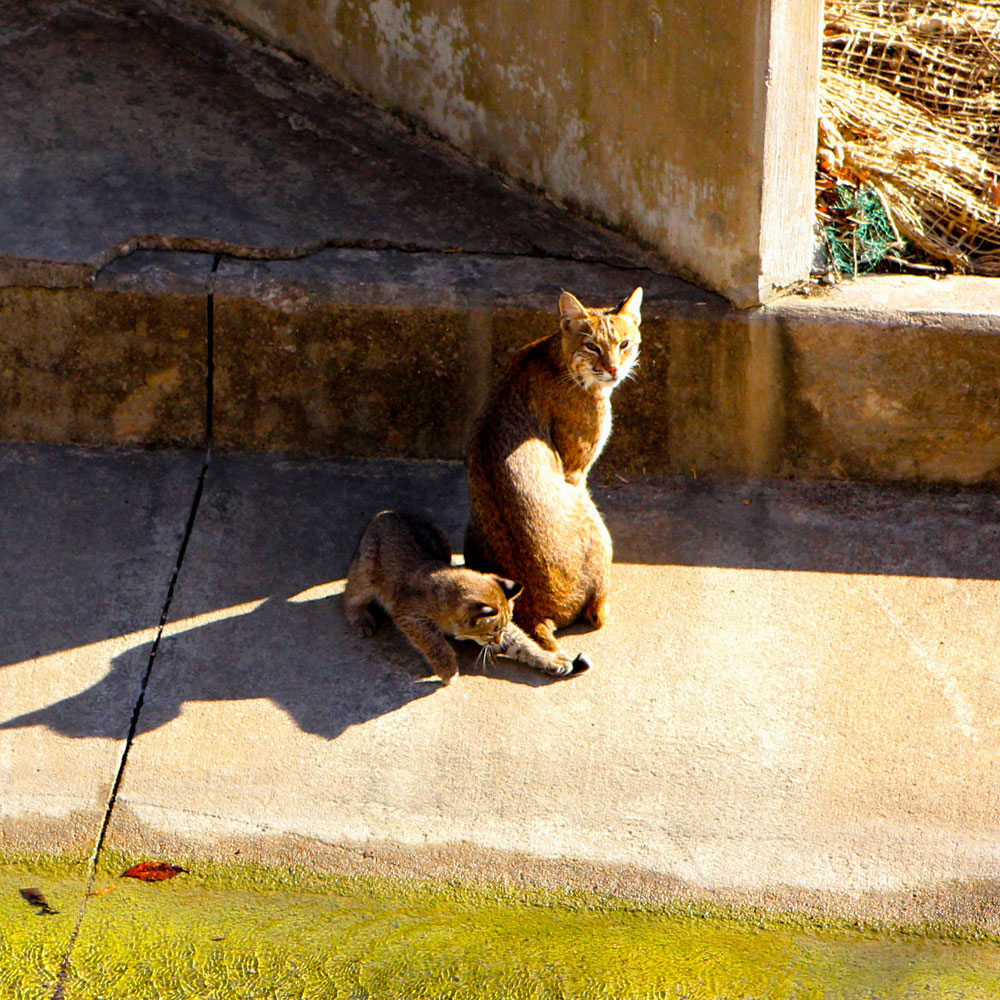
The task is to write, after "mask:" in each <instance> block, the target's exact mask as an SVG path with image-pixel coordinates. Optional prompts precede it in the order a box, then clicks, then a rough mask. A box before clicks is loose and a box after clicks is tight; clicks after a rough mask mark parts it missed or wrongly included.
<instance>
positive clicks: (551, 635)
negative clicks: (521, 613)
mask: <svg viewBox="0 0 1000 1000" xmlns="http://www.w3.org/2000/svg"><path fill="white" fill-rule="evenodd" d="M525 632H527V633H528V635H530V636H531V637H532V638H533V639H534V640H535V642H537V643H538V645H539V646H541V647H542V649H546V650H548V651H549V652H550V653H557V652H559V643H558V642H556V623H555V622H554V621H553V620H552V619H551V618H543V619H542V620H541V621H540V622H535V624H534V626H533V627H532V628H526V629H525Z"/></svg>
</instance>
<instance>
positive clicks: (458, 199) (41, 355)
mask: <svg viewBox="0 0 1000 1000" xmlns="http://www.w3.org/2000/svg"><path fill="white" fill-rule="evenodd" d="M0 71H2V72H3V79H4V80H5V86H4V88H3V89H2V92H0V110H2V113H3V116H4V122H5V126H4V142H3V143H2V144H0V186H2V188H3V190H4V193H5V210H4V212H3V214H2V217H0V400H2V406H0V438H3V439H7V440H21V441H49V442H56V443H81V444H146V445H169V444H173V445H192V444H200V443H203V442H204V441H205V440H207V439H208V438H211V439H212V440H213V442H214V444H215V445H216V447H217V448H231V449H247V448H250V449H273V450H277V451H281V452H286V453H298V454H316V455H329V456H345V457H346V456H367V457H398V458H439V459H456V458H459V457H461V455H462V452H463V450H464V445H465V440H466V437H467V434H468V428H469V425H470V422H471V420H472V419H473V416H474V414H475V412H476V410H477V408H478V406H479V404H480V401H481V400H482V397H483V394H484V393H485V392H486V390H487V388H488V385H489V384H490V380H491V379H492V378H493V377H494V376H495V374H496V372H497V371H498V370H499V369H500V368H501V367H502V365H503V363H504V361H505V359H506V358H507V357H508V356H509V354H510V352H511V351H512V350H513V349H515V348H516V347H517V346H519V345H521V344H523V343H525V342H527V341H528V340H530V339H532V338H534V337H536V336H539V335H542V334H544V333H548V332H550V331H551V330H552V329H553V323H554V321H555V304H556V300H557V297H558V293H559V290H560V289H561V288H564V287H565V288H569V289H571V290H572V291H574V292H575V293H576V294H578V295H579V296H580V297H581V298H582V299H584V301H587V302H595V303H600V302H614V301H618V300H619V299H620V298H621V297H622V296H623V295H624V294H626V293H627V292H629V291H630V290H631V289H632V288H633V287H634V286H635V285H638V284H641V285H643V286H644V288H645V289H646V297H645V304H644V317H645V318H644V346H643V359H642V364H641V369H640V376H639V379H638V381H637V382H635V383H632V384H630V385H628V386H627V387H625V388H623V389H621V390H620V391H619V392H618V394H617V397H616V401H615V405H616V414H617V417H616V431H615V436H614V438H613V440H612V444H611V447H610V448H609V449H608V451H607V453H606V457H605V459H604V460H603V463H604V464H603V475H605V476H613V475H623V476H626V477H631V476H634V475H642V474H649V473H658V474H684V475H694V476H702V477H703V476H705V475H710V476H711V475H715V476H724V477H740V476H746V475H755V476H762V475H766V476H791V477H799V478H842V479H854V480H881V481H899V480H908V481H915V482H944V483H963V484H991V485H992V484H995V483H996V482H997V481H998V478H1000V471H998V470H1000V395H998V394H997V393H996V391H995V386H996V385H997V383H998V376H1000V347H998V344H1000V341H998V338H997V334H998V331H1000V320H998V318H997V309H996V302H997V299H996V293H995V291H994V289H995V288H996V286H995V284H993V283H991V282H990V281H988V280H985V279H956V278H951V279H947V280H944V281H939V282H932V281H930V280H929V279H921V278H879V279H873V280H871V281H864V282H858V283H856V284H855V285H853V286H850V287H841V288H838V289H835V290H832V291H831V292H829V293H827V294H825V295H819V296H815V295H814V296H809V297H793V298H792V299H789V300H785V301H783V302H780V303H778V304H776V305H774V306H772V307H769V308H766V309H761V310H754V311H750V312H740V311H737V310H734V309H732V308H730V307H729V306H728V305H727V304H726V303H725V302H723V301H722V300H721V299H719V298H717V297H715V296H713V295H710V294H708V293H705V292H703V291H701V290H699V289H697V288H695V287H693V286H691V285H689V284H687V283H685V282H683V281H681V280H679V279H677V278H676V277H673V276H671V275H670V274H669V273H667V272H666V271H665V270H664V267H663V264H662V262H661V261H659V260H658V259H657V258H656V257H654V256H652V255H650V254H648V253H646V252H645V251H644V250H643V249H642V248H641V247H640V246H638V245H637V244H635V243H634V242H632V241H630V240H629V239H627V238H625V237H623V236H620V235H617V234H614V233H610V232H608V231H607V230H605V229H602V228H601V227H599V226H596V225H593V224H591V223H589V222H588V221H587V220H585V219H582V218H580V217H579V216H577V215H574V214H572V213H571V212H569V211H567V210H566V209H564V208H560V207H558V206H556V205H554V204H552V203H551V202H548V201H545V200H544V199H543V198H541V197H538V196H537V195H535V194H533V193H531V192H528V191H525V190H523V189H521V188H518V187H517V186H515V185H512V184H509V183H508V182H506V181H504V180H503V179H502V178H500V177H498V176H496V175H495V174H493V173H491V172H490V171H489V170H487V169H485V168H483V167H481V166H478V165H476V164H473V163H471V162H470V161H469V160H467V159H465V158H463V157H461V156H460V155H458V154H457V153H455V152H454V151H453V150H452V149H450V148H449V147H447V146H445V145H443V144H441V143H439V142H435V141H434V140H433V139H431V138H430V137H428V136H426V135H425V134H422V133H421V132H419V131H418V130H416V129H414V128H410V127H408V126H407V125H406V124H405V123H403V122H401V121H399V120H398V119H395V118H392V117H391V116H389V115H387V114H385V113H383V112H381V111H379V110H377V109H375V108H374V107H372V106H371V105H369V104H367V103H366V102H365V101H363V100H362V99H360V98H358V97H357V96H354V95H351V94H348V93H346V92H345V91H343V90H342V89H341V88H339V87H337V86H336V85H334V84H333V83H331V82H330V81H329V80H328V79H326V78H324V77H323V76H322V75H320V74H319V73H317V72H316V71H314V70H312V69H311V68H310V67H308V66H306V65H305V64H303V63H301V62H299V61H296V60H294V59H292V58H290V57H289V56H287V55H286V54H284V53H282V52H279V51H276V50H274V49H271V48H269V47H268V46H266V45H264V44H262V43H261V42H260V41H259V40H257V39H254V38H251V37H250V36H248V35H246V34H245V33H243V32H242V31H240V30H238V29H236V28H234V27H233V26H232V25H230V24H228V23H226V22H222V21H217V20H213V19H212V18H210V17H208V16H207V15H205V14H204V13H202V12H199V11H196V10H193V9H190V8H188V7H187V6H185V5H184V4H182V3H169V4H168V3H166V2H160V0H125V2H121V3H116V4H114V5H111V4H107V3H105V2H103V0H72V2H71V0H26V2H24V3H20V4H7V5H4V6H3V8H2V9H0Z"/></svg>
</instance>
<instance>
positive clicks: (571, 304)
mask: <svg viewBox="0 0 1000 1000" xmlns="http://www.w3.org/2000/svg"><path fill="white" fill-rule="evenodd" d="M559 318H560V319H561V320H562V322H563V325H564V326H565V325H566V323H567V322H569V323H574V322H579V321H580V320H583V319H586V318H587V310H586V309H584V308H583V306H582V305H581V304H580V300H579V299H578V298H577V297H576V296H575V295H573V294H572V293H570V292H565V291H564V292H563V293H562V295H560V296H559Z"/></svg>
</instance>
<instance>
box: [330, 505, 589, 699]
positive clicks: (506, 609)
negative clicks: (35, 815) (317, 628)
mask: <svg viewBox="0 0 1000 1000" xmlns="http://www.w3.org/2000/svg"><path fill="white" fill-rule="evenodd" d="M520 593H521V585H520V584H518V583H515V582H514V581H513V580H507V579H505V578H503V577H500V576H496V575H495V574H492V573H478V572H476V571H475V570H471V569H465V568H464V567H459V566H452V565H451V545H450V544H449V542H448V539H447V538H446V537H445V535H444V532H442V531H441V529H440V528H438V527H437V526H436V525H434V524H431V522H429V521H426V520H424V519H423V518H419V517H415V516H413V515H411V514H405V513H401V512H399V511H390V510H384V511H382V512H381V513H380V514H376V515H375V517H374V518H372V520H371V522H370V523H369V524H368V526H367V527H366V528H365V531H364V534H363V535H362V536H361V541H360V542H358V547H357V550H356V551H355V553H354V556H353V558H352V559H351V565H350V569H349V570H348V574H347V587H346V588H345V590H344V605H345V610H346V614H347V621H348V624H349V625H350V626H351V628H353V629H354V630H355V631H356V632H358V633H360V634H361V635H363V636H370V635H374V633H375V629H376V622H375V618H374V617H373V615H372V613H371V610H370V609H369V605H370V604H371V603H372V602H373V601H374V602H375V603H376V604H378V605H380V606H381V607H382V608H384V609H385V611H387V612H388V613H389V615H390V616H391V617H392V619H393V621H395V623H396V625H398V626H399V628H400V629H401V631H402V632H403V634H404V635H405V636H406V637H407V639H409V640H410V642H411V643H413V645H414V646H416V647H417V649H419V650H420V652H421V653H423V654H424V657H425V658H426V659H427V662H428V663H429V664H430V666H431V669H432V670H433V671H434V673H435V674H437V676H438V677H440V678H441V680H442V682H443V683H445V684H448V683H449V682H450V681H451V679H452V678H453V677H454V676H455V674H457V673H458V660H457V658H456V656H455V651H454V649H452V647H451V645H450V644H449V643H448V641H447V639H446V638H445V637H446V636H453V637H455V638H456V639H473V640H475V641H476V642H478V643H479V644H480V645H481V646H484V647H486V648H487V649H488V650H490V651H491V652H493V653H498V654H500V655H503V656H507V657H510V658H512V659H517V660H519V661H520V662H522V663H525V664H527V665H528V666H530V667H534V668H535V669H536V670H541V671H543V672H544V673H551V674H570V673H580V672H581V671H583V670H585V669H586V661H582V660H581V661H580V662H575V661H572V660H570V659H569V657H568V656H566V654H564V653H560V654H559V655H554V654H553V653H550V652H547V651H545V650H543V649H540V648H539V647H538V646H537V645H536V644H535V643H534V642H532V641H531V639H529V638H528V636H526V635H525V634H524V633H523V632H522V631H521V630H520V629H519V628H518V627H517V626H516V625H514V624H513V622H512V621H511V608H512V602H513V601H514V599H515V598H516V597H517V596H518V594H520Z"/></svg>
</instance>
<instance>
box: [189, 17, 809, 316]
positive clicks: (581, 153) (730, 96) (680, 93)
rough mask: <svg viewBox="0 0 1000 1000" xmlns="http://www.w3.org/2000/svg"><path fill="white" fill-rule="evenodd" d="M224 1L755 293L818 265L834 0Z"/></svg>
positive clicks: (716, 279)
mask: <svg viewBox="0 0 1000 1000" xmlns="http://www.w3.org/2000/svg"><path fill="white" fill-rule="evenodd" d="M206 2H207V5H208V6H212V7H216V8H219V9H221V10H224V11H226V12H227V13H228V14H231V15H232V16H234V17H236V18H238V19H240V20H241V21H242V22H243V23H245V24H249V25H252V26H253V27H254V28H256V29H257V30H261V31H263V32H264V33H265V34H266V35H267V36H268V37H270V38H272V39H274V40H276V41H277V42H278V44H280V45H282V46H285V47H287V48H290V49H291V50H293V51H296V52H298V53H300V54H301V55H304V56H305V57H306V58H308V59H310V60H311V61H313V62H314V63H316V64H317V65H319V66H321V67H323V69H325V70H326V71H327V72H329V73H331V74H332V75H333V76H334V77H336V78H337V79H339V80H341V81H342V82H344V83H346V84H347V85H348V86H350V87H352V88H354V89H357V90H360V91H361V92H363V93H366V94H369V95H372V96H373V98H374V99H375V100H376V101H377V102H378V103H380V104H382V105H384V106H389V107H392V108H399V109H402V110H404V111H405V112H407V113H409V114H411V115H414V116H416V117H417V118H418V119H419V120H421V121H423V122H425V123H427V124H429V125H430V127H431V128H432V129H433V130H434V131H435V132H437V133H439V134H441V135H444V136H446V137H447V138H449V139H450V140H451V141H452V142H454V143H456V145H458V146H459V148H461V149H464V150H466V151H468V152H470V153H472V154H473V155H474V156H476V157H477V158H479V159H481V160H483V161H484V162H490V163H497V164H499V165H500V166H501V167H502V168H503V169H504V170H505V171H506V172H507V173H509V174H511V175H512V176H514V177H517V178H519V179H521V180H526V181H528V182H529V183H531V184H533V185H536V186H539V187H541V188H543V189H544V190H545V191H547V192H549V193H550V194H551V195H552V196H553V197H555V198H557V199H559V200H560V201H562V202H563V203H566V204H570V205H575V206H582V207H583V208H584V209H586V210H588V211H590V212H592V213H595V214H597V215H598V216H599V217H601V218H603V219H606V220H608V221H609V222H610V223H611V224H612V225H614V226H615V227H616V228H620V227H621V228H625V229H627V230H629V231H631V232H635V233H637V234H639V235H640V236H641V237H642V238H643V239H644V240H646V241H647V242H649V243H650V244H652V245H654V246H655V247H657V249H658V250H659V251H660V252H661V253H663V254H665V255H666V256H667V257H668V258H669V259H671V260H672V261H673V262H674V263H675V265H676V266H678V267H680V268H681V269H682V271H683V272H684V273H686V274H688V275H693V276H694V277H695V279H696V280H698V281H699V282H700V283H703V284H705V285H706V286H707V287H709V288H712V289H714V290H715V291H718V292H720V293H721V294H723V295H725V296H727V297H728V298H730V299H731V300H732V301H734V302H736V303H737V304H738V305H742V306H746V305H755V304H757V303H759V302H762V301H766V300H767V299H769V298H772V297H773V296H774V295H775V293H776V290H778V289H781V288H783V287H787V286H788V285H789V284H791V283H793V282H796V281H802V280H804V279H806V278H807V277H808V273H809V262H810V258H811V251H812V222H811V220H812V203H813V199H814V192H813V174H814V169H815V155H816V135H815V132H816V117H817V100H818V81H819V45H820V35H821V29H822V21H821V11H822V4H821V3H820V2H819V0H808V2H805V3H803V2H802V0H741V2H737V3H733V2H731V0H715V2H702V3H698V4H688V5H681V6H679V5H669V4H667V5H665V4H638V3H634V2H632V0H586V2H580V3H576V4H570V5H567V4H565V3H557V2H549V3H543V2H537V0H534V2H531V3H523V2H522V3H519V4H502V5H498V4H491V3H480V2H476V0H466V2H463V3H457V4H456V3H444V2H435V0H383V2H380V3H378V4H371V3H367V2H356V0H277V2H275V0H206ZM526 29H527V30H526Z"/></svg>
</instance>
